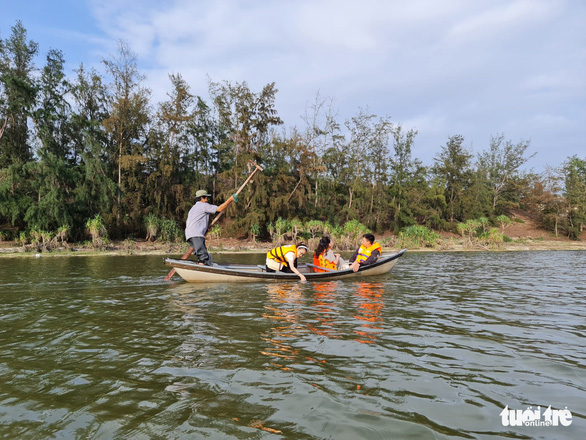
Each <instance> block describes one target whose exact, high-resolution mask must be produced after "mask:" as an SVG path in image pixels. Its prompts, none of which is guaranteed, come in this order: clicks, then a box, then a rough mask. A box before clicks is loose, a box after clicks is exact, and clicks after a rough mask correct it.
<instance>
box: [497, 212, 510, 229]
mask: <svg viewBox="0 0 586 440" xmlns="http://www.w3.org/2000/svg"><path fill="white" fill-rule="evenodd" d="M496 221H497V222H498V223H499V224H500V225H501V228H503V229H505V228H506V227H507V226H510V225H512V224H513V221H512V220H511V219H510V218H509V217H508V216H506V215H504V214H501V215H499V216H498V217H497V218H496Z"/></svg>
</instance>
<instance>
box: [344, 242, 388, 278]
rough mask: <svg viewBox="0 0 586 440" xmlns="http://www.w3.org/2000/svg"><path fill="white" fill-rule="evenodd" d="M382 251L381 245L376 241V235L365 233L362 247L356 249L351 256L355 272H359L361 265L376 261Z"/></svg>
mask: <svg viewBox="0 0 586 440" xmlns="http://www.w3.org/2000/svg"><path fill="white" fill-rule="evenodd" d="M381 253H382V248H381V245H380V244H378V243H376V242H375V241H374V235H372V234H364V235H363V236H362V243H361V244H360V247H359V248H358V249H356V252H354V255H352V258H350V263H351V264H350V267H351V268H352V270H353V271H354V272H357V271H358V269H360V267H361V266H368V265H369V264H373V263H376V262H377V261H378V259H379V257H380V255H381Z"/></svg>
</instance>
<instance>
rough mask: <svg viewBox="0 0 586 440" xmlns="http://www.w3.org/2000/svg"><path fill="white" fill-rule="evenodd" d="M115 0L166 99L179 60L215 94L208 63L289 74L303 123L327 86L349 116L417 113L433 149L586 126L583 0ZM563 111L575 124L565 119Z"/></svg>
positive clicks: (254, 75)
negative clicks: (452, 141)
mask: <svg viewBox="0 0 586 440" xmlns="http://www.w3.org/2000/svg"><path fill="white" fill-rule="evenodd" d="M104 3H106V2H100V3H98V2H97V1H95V2H93V3H92V5H93V6H92V11H93V12H94V14H95V16H96V20H97V22H98V23H99V24H100V26H101V28H102V29H103V32H104V33H105V34H106V35H108V36H109V37H110V39H111V40H110V44H111V46H110V47H111V48H109V49H108V51H109V52H112V48H115V44H114V41H115V40H116V39H118V38H121V39H124V40H126V41H128V42H129V43H130V45H131V47H132V48H133V49H134V50H135V51H136V52H137V53H138V55H139V60H140V64H141V68H142V69H143V70H144V71H145V72H146V74H147V76H148V78H149V79H148V81H149V86H150V87H151V88H152V89H153V97H154V98H155V99H165V93H167V91H168V89H169V88H170V83H169V81H168V78H167V74H168V73H180V74H181V75H182V76H183V77H184V78H185V79H186V81H188V83H189V84H190V85H191V86H192V91H193V93H196V94H199V95H202V96H204V98H205V97H206V95H207V76H208V75H209V76H210V77H211V79H212V80H215V81H219V80H229V81H238V82H242V81H246V82H248V83H249V85H250V86H251V88H253V89H255V90H259V89H260V88H261V87H262V86H264V85H265V84H267V83H269V82H273V81H275V82H276V84H277V88H278V89H279V90H280V91H279V94H278V95H277V106H278V109H279V112H280V114H281V116H282V118H283V119H284V120H285V122H286V124H287V125H303V124H302V123H301V121H300V119H299V116H300V115H301V114H302V113H303V112H304V110H305V105H306V103H307V102H309V101H312V100H313V98H314V96H315V93H316V92H317V91H318V90H319V91H321V93H322V94H323V95H325V96H331V97H333V98H336V103H337V104H338V105H339V106H340V112H339V113H340V116H341V118H349V117H351V116H353V115H354V114H355V113H356V111H357V109H358V107H369V108H370V110H371V111H372V112H375V113H377V114H378V115H380V116H386V115H388V116H391V117H392V120H393V121H394V122H402V123H403V124H404V125H405V126H406V127H409V126H414V127H415V128H416V129H417V130H418V131H419V133H420V134H419V136H418V138H417V139H421V142H422V143H424V144H425V147H423V146H422V148H421V150H426V149H428V148H433V149H434V152H436V151H437V149H438V148H439V145H443V144H444V143H445V141H446V139H447V137H448V136H450V135H454V134H462V135H463V136H464V137H465V138H466V139H468V140H469V141H470V143H474V144H476V145H480V144H484V143H486V142H488V140H489V136H490V134H496V133H499V132H503V131H505V132H508V131H510V132H511V136H512V137H513V136H516V137H518V138H531V139H533V140H534V141H535V143H536V144H539V142H540V141H539V139H540V136H541V137H543V139H545V138H548V139H549V138H550V137H551V133H550V132H548V133H545V130H550V131H555V130H559V131H560V133H558V138H559V139H560V142H561V143H562V144H564V142H566V141H565V140H567V146H566V147H565V148H566V150H563V153H562V154H565V155H570V153H571V154H574V153H572V151H573V150H576V149H577V148H578V145H576V139H583V138H584V136H586V128H584V125H586V124H584V123H583V122H584V121H583V120H581V121H580V122H581V125H582V127H581V128H579V127H578V126H579V125H580V124H577V123H576V120H577V119H579V118H580V117H582V119H583V115H584V113H583V112H582V113H577V112H575V111H574V112H573V114H572V113H571V112H570V111H569V110H567V109H565V108H564V107H567V108H573V109H575V108H582V107H584V106H585V100H586V99H585V91H584V89H586V87H584V85H585V81H584V79H583V77H584V75H583V72H584V71H586V51H585V50H584V48H583V47H584V46H583V44H584V43H586V41H585V40H586V37H585V35H584V32H583V29H584V26H585V25H586V23H584V21H585V20H584V19H583V18H582V20H580V19H579V17H580V14H582V17H584V12H585V11H586V5H581V4H580V3H579V2H568V1H566V2H564V1H557V2H551V1H548V0H514V1H508V0H478V1H474V2H470V1H468V0H445V1H442V2H429V1H426V0H393V1H386V0H365V1H364V2H355V1H351V0H321V1H316V0H313V1H310V0H299V1H294V2H283V1H280V0H268V1H264V2H252V1H237V0H232V1H222V2H213V1H190V0H168V1H163V2H154V1H153V0H148V1H147V2H146V3H145V2H144V1H138V0H121V1H118V2H116V3H112V2H107V4H105V5H104ZM540 118H541V119H540ZM547 121H549V123H548V122H547ZM556 121H557V124H556V123H555V122H556ZM563 121H568V123H569V124H570V126H571V127H574V128H573V130H574V132H573V133H564V132H563V130H564V128H563V127H564V124H563ZM340 122H343V120H342V121H340ZM567 127H568V126H566V128H565V130H569V128H567ZM523 130H526V131H527V132H526V133H520V132H521V131H523ZM576 132H579V133H580V135H576V134H575V133H576ZM416 142H417V140H416ZM582 145H583V142H582ZM582 145H580V147H582ZM431 146H433V147H431ZM426 154H427V153H426ZM429 154H431V153H429ZM558 155H559V154H558ZM557 159H558V157H553V158H552V159H551V160H552V161H555V160H557ZM543 160H544V161H546V160H548V159H543Z"/></svg>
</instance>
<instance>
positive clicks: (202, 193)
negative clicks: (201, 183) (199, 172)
mask: <svg viewBox="0 0 586 440" xmlns="http://www.w3.org/2000/svg"><path fill="white" fill-rule="evenodd" d="M211 196H212V195H211V194H208V192H207V191H206V190H205V189H200V190H198V191H197V192H196V193H195V198H196V199H199V198H201V197H211Z"/></svg>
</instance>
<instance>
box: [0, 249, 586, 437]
mask: <svg viewBox="0 0 586 440" xmlns="http://www.w3.org/2000/svg"><path fill="white" fill-rule="evenodd" d="M222 257H223V258H225V261H224V262H236V263H238V262H243V261H245V260H246V262H247V263H254V264H256V263H257V262H258V263H262V261H263V258H264V257H263V256H262V255H259V256H258V257H257V256H249V255H247V256H234V255H232V256H222ZM255 258H256V259H258V261H254V260H255ZM218 260H220V257H218ZM0 261H1V263H2V264H1V265H0V302H1V304H2V311H1V313H0V353H1V354H2V355H1V356H0V434H1V436H2V437H3V438H206V437H207V438H246V439H248V438H287V439H313V438H319V439H321V438H333V439H389V438H423V439H427V438H443V439H461V438H478V439H500V438H519V439H522V438H544V439H548V438H557V439H575V438H582V437H583V435H582V433H583V430H584V426H585V425H586V407H585V406H584V402H585V401H586V380H585V379H584V378H585V377H586V371H585V367H584V366H585V365H586V348H585V347H586V337H585V332H586V325H585V324H584V316H586V297H585V294H586V288H585V287H584V286H586V252H531V253H474V254H457V253H455V254H439V253H429V254H416V253H411V254H409V253H408V254H406V255H405V257H403V258H401V260H400V261H399V263H398V264H397V265H396V266H395V268H394V269H393V272H392V273H391V274H390V275H388V276H382V277H379V278H373V279H371V280H368V279H367V280H364V279H361V280H360V281H354V280H346V281H331V282H323V283H306V284H301V283H284V284H278V283H253V284H247V285H229V284H209V285H194V284H187V283H184V282H181V281H179V280H178V279H176V280H175V281H174V282H172V283H165V282H163V281H162V279H163V277H164V276H165V275H166V273H167V272H168V268H166V267H165V266H163V265H162V264H161V258H160V257H91V258H85V257H76V258H68V257H59V258H44V257H43V258H41V259H28V258H19V259H3V260H0ZM530 405H532V406H533V407H536V406H537V405H541V408H542V410H543V411H544V410H545V408H547V407H548V406H549V405H551V406H552V408H556V409H563V408H565V407H567V408H568V410H569V411H571V413H572V417H573V419H572V420H573V421H572V424H571V425H570V426H568V427H543V428H540V427H511V426H503V424H502V422H501V417H500V415H499V414H500V413H501V411H502V410H503V408H505V406H508V407H509V408H511V409H519V410H521V409H523V410H524V409H526V408H527V407H528V406H530Z"/></svg>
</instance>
